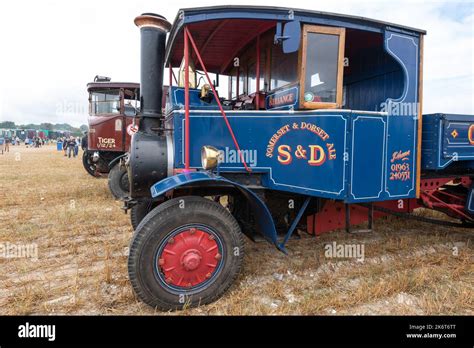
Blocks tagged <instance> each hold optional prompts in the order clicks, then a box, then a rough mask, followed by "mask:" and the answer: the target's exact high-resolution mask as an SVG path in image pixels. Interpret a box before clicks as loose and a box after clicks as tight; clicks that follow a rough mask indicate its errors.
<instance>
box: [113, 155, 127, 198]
mask: <svg viewBox="0 0 474 348" xmlns="http://www.w3.org/2000/svg"><path fill="white" fill-rule="evenodd" d="M109 189H110V192H112V195H113V196H114V197H115V198H116V199H121V198H125V197H127V196H128V192H129V189H130V184H129V182H128V173H127V169H126V168H125V166H121V165H120V164H119V163H117V164H116V165H114V166H113V167H112V169H111V170H110V172H109Z"/></svg>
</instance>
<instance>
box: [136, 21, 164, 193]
mask: <svg viewBox="0 0 474 348" xmlns="http://www.w3.org/2000/svg"><path fill="white" fill-rule="evenodd" d="M135 24H136V25H137V27H139V28H140V45H141V48H140V51H141V57H140V66H141V69H140V70H141V71H140V125H139V130H138V132H137V133H135V134H134V135H133V136H132V142H131V145H130V157H129V158H130V160H129V161H127V162H128V163H127V168H128V178H129V181H130V198H133V199H134V200H140V199H146V198H149V197H150V187H151V185H153V184H154V183H156V182H157V181H159V180H161V179H164V178H166V176H167V175H168V173H169V170H170V168H169V167H170V163H171V162H170V161H171V160H172V158H171V156H169V155H168V145H167V141H166V135H165V134H164V132H163V130H162V128H163V125H162V111H161V108H162V105H161V104H162V96H163V70H164V63H165V62H164V58H165V41H166V33H167V32H168V31H169V29H170V28H171V24H170V23H169V22H168V21H167V20H166V19H165V18H164V17H162V16H159V15H156V14H152V13H144V14H142V15H141V16H138V17H137V18H135Z"/></svg>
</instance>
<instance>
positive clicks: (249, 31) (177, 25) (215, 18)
mask: <svg viewBox="0 0 474 348" xmlns="http://www.w3.org/2000/svg"><path fill="white" fill-rule="evenodd" d="M291 18H293V19H291ZM291 20H296V21H299V22H301V23H306V24H315V25H326V26H334V27H342V28H350V29H358V30H364V31H370V32H377V33H383V32H384V30H385V29H387V28H389V29H390V30H395V31H399V32H401V33H404V34H408V35H413V36H420V35H423V34H426V32H425V31H424V30H420V29H415V28H410V27H406V26H401V25H397V24H392V23H387V22H383V21H378V20H374V19H369V18H364V17H358V16H350V15H342V14H335V13H328V12H319V11H309V10H301V9H291V8H282V7H268V6H212V7H196V8H188V9H181V10H180V11H179V12H178V15H177V16H176V19H175V21H174V23H173V26H172V28H171V32H170V36H169V39H168V43H167V47H166V58H165V61H166V66H169V65H170V64H171V66H173V67H177V66H179V65H180V64H181V60H182V58H183V51H184V34H183V28H184V26H188V28H189V29H190V32H191V34H192V36H193V38H194V40H195V42H196V45H197V47H198V49H199V50H200V53H201V55H202V57H203V60H204V63H205V65H206V68H207V70H209V71H210V72H214V73H224V72H226V70H227V69H228V67H229V65H230V63H231V62H232V60H233V58H234V57H235V56H237V55H238V53H239V52H240V51H241V50H242V49H243V48H244V47H245V46H246V45H248V44H249V43H250V42H251V41H252V40H254V39H255V38H256V37H257V36H258V35H260V34H262V33H264V32H266V31H267V30H269V29H270V28H272V27H274V26H275V25H276V23H277V22H284V23H285V22H288V21H291ZM195 64H196V68H198V69H202V67H200V66H199V64H198V62H195Z"/></svg>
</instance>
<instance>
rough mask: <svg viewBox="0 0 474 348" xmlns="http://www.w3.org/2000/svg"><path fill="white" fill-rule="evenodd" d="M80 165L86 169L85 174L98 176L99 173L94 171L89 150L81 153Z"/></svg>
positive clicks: (94, 167)
mask: <svg viewBox="0 0 474 348" xmlns="http://www.w3.org/2000/svg"><path fill="white" fill-rule="evenodd" d="M82 165H83V166H84V169H85V170H86V172H87V174H89V175H91V176H93V177H94V178H98V177H100V175H99V174H97V173H96V170H95V169H96V166H95V164H94V163H93V162H92V160H91V158H90V156H89V152H87V151H84V152H83V153H82Z"/></svg>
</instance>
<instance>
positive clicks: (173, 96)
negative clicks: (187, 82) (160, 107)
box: [167, 86, 219, 110]
mask: <svg viewBox="0 0 474 348" xmlns="http://www.w3.org/2000/svg"><path fill="white" fill-rule="evenodd" d="M168 93H169V97H168V98H167V103H168V104H167V109H168V110H179V109H184V88H182V87H175V86H173V87H171V88H169V90H168ZM200 95H201V90H199V89H193V88H191V89H190V90H189V106H190V109H191V110H193V109H200V110H218V109H219V106H218V105H217V102H216V101H215V99H214V96H212V99H211V101H210V103H206V102H205V101H203V100H202V99H201V98H200Z"/></svg>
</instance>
